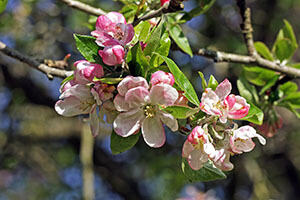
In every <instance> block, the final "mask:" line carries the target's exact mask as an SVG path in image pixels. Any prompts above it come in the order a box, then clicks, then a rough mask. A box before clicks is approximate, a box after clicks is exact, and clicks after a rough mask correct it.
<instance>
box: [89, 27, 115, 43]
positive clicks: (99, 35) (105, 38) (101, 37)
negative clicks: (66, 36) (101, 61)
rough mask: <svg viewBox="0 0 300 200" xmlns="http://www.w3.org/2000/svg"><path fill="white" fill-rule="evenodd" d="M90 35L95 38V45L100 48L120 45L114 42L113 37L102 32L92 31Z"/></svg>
mask: <svg viewBox="0 0 300 200" xmlns="http://www.w3.org/2000/svg"><path fill="white" fill-rule="evenodd" d="M91 35H92V36H94V37H96V43H97V44H98V45H99V46H100V47H106V46H114V45H119V44H120V42H119V41H118V40H116V39H115V38H114V37H113V36H111V35H109V34H108V33H106V32H103V31H97V30H96V31H92V32H91Z"/></svg>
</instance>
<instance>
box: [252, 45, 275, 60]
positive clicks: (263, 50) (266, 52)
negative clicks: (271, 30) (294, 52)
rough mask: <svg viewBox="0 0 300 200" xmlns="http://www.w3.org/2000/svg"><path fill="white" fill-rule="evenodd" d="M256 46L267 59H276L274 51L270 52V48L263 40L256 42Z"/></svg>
mask: <svg viewBox="0 0 300 200" xmlns="http://www.w3.org/2000/svg"><path fill="white" fill-rule="evenodd" d="M254 46H255V49H256V51H257V52H258V53H259V54H260V55H261V56H262V57H264V58H265V59H267V60H271V61H273V60H274V58H273V55H272V53H271V52H270V50H269V48H268V47H267V46H266V45H265V44H264V43H262V42H255V43H254Z"/></svg>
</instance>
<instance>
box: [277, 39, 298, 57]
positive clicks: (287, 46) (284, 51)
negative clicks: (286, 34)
mask: <svg viewBox="0 0 300 200" xmlns="http://www.w3.org/2000/svg"><path fill="white" fill-rule="evenodd" d="M295 50H296V49H295V48H294V47H293V45H292V42H291V40H289V39H286V38H284V39H281V40H278V41H277V42H276V43H275V51H274V53H275V55H276V57H277V58H278V59H279V60H280V61H283V60H288V59H289V58H291V57H292V56H293V54H294V52H295Z"/></svg>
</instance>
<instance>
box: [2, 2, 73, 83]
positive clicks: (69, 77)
mask: <svg viewBox="0 0 300 200" xmlns="http://www.w3.org/2000/svg"><path fill="white" fill-rule="evenodd" d="M0 1H1V0H0ZM73 79H74V74H72V75H71V76H68V77H67V78H65V79H64V80H63V81H62V82H61V83H60V85H63V84H65V83H66V82H68V81H70V80H73Z"/></svg>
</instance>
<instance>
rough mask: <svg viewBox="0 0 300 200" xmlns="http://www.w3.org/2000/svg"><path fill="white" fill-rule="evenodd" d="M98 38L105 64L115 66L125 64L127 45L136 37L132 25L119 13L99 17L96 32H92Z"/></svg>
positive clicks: (100, 53)
mask: <svg viewBox="0 0 300 200" xmlns="http://www.w3.org/2000/svg"><path fill="white" fill-rule="evenodd" d="M91 35H92V36H94V37H96V43H97V44H98V45H99V46H100V47H104V49H103V50H99V55H100V56H101V58H102V60H103V62H104V63H105V64H106V65H110V66H114V65H118V64H121V63H123V62H124V56H125V52H126V45H127V44H129V43H130V42H131V40H132V38H133V36H134V29H133V26H132V25H131V24H127V23H126V19H125V18H124V16H123V15H122V14H120V13H117V12H109V13H107V14H106V15H101V16H99V17H98V19H97V22H96V30H94V31H92V32H91Z"/></svg>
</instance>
